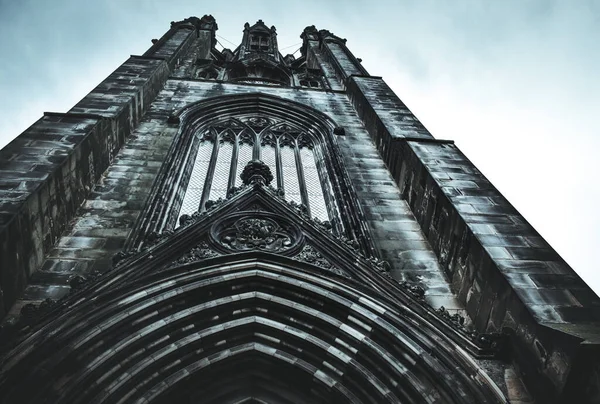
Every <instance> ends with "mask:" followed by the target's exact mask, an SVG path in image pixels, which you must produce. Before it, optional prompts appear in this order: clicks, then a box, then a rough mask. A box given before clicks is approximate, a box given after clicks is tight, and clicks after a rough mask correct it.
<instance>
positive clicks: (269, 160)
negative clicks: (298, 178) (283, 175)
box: [261, 146, 277, 184]
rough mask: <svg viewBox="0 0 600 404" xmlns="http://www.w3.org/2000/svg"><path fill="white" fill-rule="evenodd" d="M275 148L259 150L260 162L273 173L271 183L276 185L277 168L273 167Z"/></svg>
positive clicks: (266, 147)
mask: <svg viewBox="0 0 600 404" xmlns="http://www.w3.org/2000/svg"><path fill="white" fill-rule="evenodd" d="M275 157H276V156H275V148H274V147H272V146H263V147H262V148H261V160H262V161H264V162H265V164H266V165H268V166H269V168H270V169H271V173H273V183H274V184H277V168H276V166H275V161H276V160H275Z"/></svg>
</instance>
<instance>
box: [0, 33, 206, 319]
mask: <svg viewBox="0 0 600 404" xmlns="http://www.w3.org/2000/svg"><path fill="white" fill-rule="evenodd" d="M194 36H195V35H194V31H193V30H192V29H190V28H189V27H185V26H184V27H178V28H174V29H172V30H171V31H169V32H168V33H167V34H166V35H165V38H163V39H162V40H161V41H159V43H157V44H155V46H153V47H152V48H151V50H152V52H151V53H152V54H155V55H158V56H152V55H150V56H141V57H140V56H132V57H131V58H129V60H127V61H126V62H125V63H123V65H121V66H120V67H119V68H118V69H117V70H115V71H114V72H113V73H112V74H111V75H110V76H109V77H108V78H106V80H104V81H103V82H102V83H100V85H98V87H96V88H95V89H94V90H92V92H91V93H90V94H88V95H87V96H86V97H85V98H84V99H82V100H81V101H80V102H79V103H77V104H76V105H75V106H74V107H73V108H72V109H71V110H70V111H69V112H68V113H66V114H57V113H48V114H46V115H45V116H44V117H43V118H41V119H40V120H39V121H37V122H36V123H35V124H33V125H32V126H31V127H30V128H29V129H27V130H26V131H25V132H23V133H22V134H21V135H20V136H19V137H17V138H16V139H15V140H13V141H12V142H11V143H10V144H8V145H7V146H6V147H5V148H4V149H2V151H0V315H1V316H2V317H4V316H5V315H6V313H7V312H8V310H10V309H11V307H12V306H13V305H14V303H15V302H16V300H17V298H18V297H19V296H20V295H21V294H22V293H23V291H24V289H25V287H26V285H27V284H28V283H29V282H30V281H31V280H32V279H34V280H37V281H40V279H42V278H43V279H49V278H52V276H49V275H39V276H37V277H36V278H32V277H33V276H34V273H35V272H36V271H37V270H38V269H40V268H41V267H42V265H43V266H44V268H46V269H50V272H52V270H53V268H55V266H54V264H53V263H52V262H51V261H50V262H46V263H44V256H46V255H47V254H48V253H50V252H51V251H54V250H53V249H54V248H55V244H56V243H57V241H58V239H59V237H60V235H61V234H63V232H64V231H65V230H66V229H67V228H69V226H70V225H72V223H71V221H72V220H73V219H74V218H75V217H76V216H77V214H76V212H77V209H78V208H79V207H80V206H81V204H82V203H84V201H85V200H86V198H88V197H90V196H91V195H93V194H92V193H91V192H92V188H93V186H94V184H96V183H97V182H98V181H99V180H100V179H101V176H102V174H103V173H104V172H105V170H106V169H107V168H108V167H109V166H110V164H111V163H112V162H113V160H114V158H115V155H116V154H117V152H118V151H119V150H120V148H121V146H122V145H123V144H124V142H125V139H126V138H127V137H128V136H129V135H130V134H131V132H132V131H133V129H134V128H135V127H136V126H137V125H138V123H139V122H140V120H141V118H142V116H143V115H144V113H145V112H146V110H147V108H148V107H149V105H150V104H151V102H152V101H153V100H154V98H155V97H156V95H157V94H158V92H159V91H160V90H161V88H162V86H163V84H164V83H165V81H166V80H167V77H168V75H169V73H170V68H169V66H170V65H173V63H176V60H177V59H178V57H179V55H180V53H181V51H182V49H185V47H186V46H188V45H189V43H190V42H191V41H192V40H193V38H194ZM117 170H118V169H117ZM143 175H144V174H143V173H140V176H143ZM109 180H110V179H109ZM88 203H89V202H88ZM96 203H98V202H96ZM125 203H126V206H127V207H129V206H131V205H134V204H136V203H137V204H138V205H140V204H142V203H143V200H141V201H140V200H137V201H126V202H125ZM94 206H97V205H92V206H89V207H88V208H90V209H94ZM119 207H120V208H122V206H119ZM113 208H117V206H113ZM125 210H127V209H125ZM123 215H125V214H123ZM117 219H119V218H115V220H117ZM80 220H82V219H81V218H80ZM73 237H78V236H73ZM102 243H108V247H110V246H112V244H111V243H115V242H114V241H110V240H104V239H102V238H100V239H99V240H90V239H77V238H73V239H70V240H68V241H61V242H60V243H59V244H58V247H57V248H58V249H60V248H70V246H80V247H91V246H99V245H100V244H102ZM118 244H119V242H116V244H115V245H114V246H113V247H114V249H115V250H118V249H119V245H118ZM104 247H105V248H107V249H108V250H110V249H111V248H108V247H107V245H104ZM84 249H85V248H84ZM65 254H66V253H61V254H59V257H61V258H68V255H69V254H66V255H65ZM51 257H52V256H51ZM59 257H54V258H59ZM51 259H52V258H50V260H51ZM56 265H58V266H59V267H60V268H64V266H65V265H67V264H65V263H60V264H58V263H57V264H56ZM77 265H79V266H78V268H81V265H80V264H77ZM44 277H45V278H44ZM51 285H52V286H49V287H48V288H46V289H44V288H43V287H42V288H37V290H36V288H35V287H33V286H32V288H30V289H29V291H28V294H26V296H24V298H25V299H26V300H28V299H31V300H40V299H43V298H45V297H52V298H56V297H59V296H60V295H62V294H64V293H65V292H66V291H68V287H66V286H64V285H62V286H61V285H55V284H54V282H52V283H51ZM18 306H19V305H17V306H15V307H13V312H15V311H17V310H18Z"/></svg>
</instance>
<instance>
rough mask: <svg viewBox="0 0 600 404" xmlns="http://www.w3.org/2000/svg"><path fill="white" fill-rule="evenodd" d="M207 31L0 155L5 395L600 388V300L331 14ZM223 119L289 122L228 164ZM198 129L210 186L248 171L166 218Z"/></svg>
mask: <svg viewBox="0 0 600 404" xmlns="http://www.w3.org/2000/svg"><path fill="white" fill-rule="evenodd" d="M217 28H218V27H217V23H216V22H215V20H214V18H213V17H212V16H204V17H202V18H197V17H191V18H187V19H183V20H181V21H175V22H172V23H171V27H170V29H169V30H168V31H167V32H166V34H165V35H164V36H163V37H162V38H160V39H158V40H156V41H152V46H151V47H150V49H148V50H147V51H146V52H145V53H143V54H142V55H141V56H131V57H130V58H129V59H128V60H127V61H125V62H124V63H123V65H121V66H120V67H118V68H117V70H115V72H114V73H113V74H111V75H110V76H109V77H107V79H106V80H104V81H103V82H102V83H100V84H99V85H98V87H96V88H95V89H94V90H93V91H92V92H91V93H90V94H89V95H87V96H86V97H85V98H84V99H82V100H81V101H80V102H79V103H77V104H76V105H75V106H74V107H73V108H72V109H71V110H70V111H68V112H67V113H46V114H45V115H44V117H42V118H41V119H40V120H38V121H37V122H36V123H34V124H33V125H32V126H31V127H30V128H29V129H27V130H26V131H25V132H24V133H23V134H21V135H20V136H18V137H17V138H16V139H15V140H14V141H13V142H11V143H10V144H9V145H8V146H6V147H5V148H4V149H3V150H2V151H0V252H1V262H2V267H1V269H0V292H1V293H0V297H1V301H0V313H1V314H2V317H3V319H4V320H3V323H2V327H1V328H0V356H1V358H0V363H3V365H2V367H1V368H0V402H6V403H12V402H41V400H42V398H43V400H45V401H43V402H73V403H76V402H81V403H88V402H106V403H109V402H110V403H112V402H156V403H161V402H207V403H211V402H215V403H223V402H232V403H233V402H242V401H243V400H250V399H252V400H255V401H256V402H278V403H279V402H323V403H331V402H340V403H342V402H343V403H345V402H365V403H367V402H369V403H381V402H406V403H509V402H510V403H513V404H525V403H528V404H531V403H534V402H535V403H551V404H552V403H573V402H576V403H597V402H600V381H599V380H600V346H599V344H600V299H598V297H597V296H596V295H595V294H594V293H593V292H592V291H591V289H590V288H589V287H588V286H587V285H585V283H584V282H583V281H582V280H581V278H579V276H578V275H577V274H576V273H575V272H574V271H573V270H572V269H571V268H570V267H569V266H568V265H567V264H566V263H565V262H564V261H563V260H562V259H561V258H560V256H559V255H558V254H557V253H556V252H555V251H554V250H552V248H551V247H550V246H549V245H548V244H547V243H546V242H545V241H544V240H543V238H542V237H541V236H540V235H539V234H538V233H536V232H535V230H534V229H533V228H532V227H531V226H530V225H529V224H528V223H527V221H526V220H525V219H524V218H523V217H522V216H521V215H520V214H519V213H518V212H517V211H516V210H515V209H514V208H513V207H512V206H511V205H510V203H509V202H508V201H506V200H505V199H504V198H503V196H502V195H501V194H500V193H499V192H498V191H497V190H496V189H495V188H494V187H493V185H492V184H491V183H490V182H489V181H487V179H486V178H485V177H484V176H483V175H482V174H481V173H480V172H479V171H478V170H477V168H476V167H474V166H473V165H472V164H471V163H470V161H469V160H468V159H467V158H466V157H465V156H464V155H463V154H462V153H461V152H460V150H459V149H458V147H457V146H455V145H454V144H453V142H452V141H449V140H437V139H435V138H434V137H433V136H432V135H431V134H430V133H429V132H428V131H427V129H426V128H425V127H424V126H423V125H422V124H421V123H420V122H419V121H418V119H417V118H416V117H415V116H414V115H413V114H412V113H411V112H410V110H409V109H408V108H407V106H406V105H404V104H403V103H402V101H401V100H400V99H399V98H398V96H397V95H396V94H394V92H393V91H392V90H391V89H390V88H389V86H387V84H386V83H385V81H384V80H383V79H381V78H379V77H374V76H370V75H369V73H368V72H367V71H366V70H365V69H364V68H363V67H362V66H361V64H360V60H359V59H357V58H355V57H354V56H353V55H352V53H351V52H350V50H349V48H348V47H347V46H346V41H345V40H344V39H342V38H340V37H338V36H336V35H334V34H333V33H331V32H329V31H327V30H318V29H317V28H315V27H307V28H306V29H305V30H304V32H303V33H302V34H301V38H302V40H303V45H302V50H301V55H300V56H299V57H298V58H296V57H294V56H292V55H282V54H280V53H279V51H278V48H277V31H276V29H275V28H274V27H271V26H268V25H266V23H264V22H262V21H258V22H257V23H256V24H254V25H250V24H247V25H246V27H245V28H244V34H243V37H242V38H241V40H242V41H241V44H240V47H239V48H237V49H235V50H228V49H224V50H222V51H219V50H217V49H216V48H215V44H216V40H215V35H216V34H215V31H216V30H217ZM226 119H229V120H230V121H229V123H228V124H227V125H230V124H231V122H233V121H231V120H236V119H237V120H238V122H254V124H253V125H254V127H255V129H253V130H257V131H258V132H260V131H261V130H262V129H264V128H265V127H266V126H267V125H268V124H265V125H258V124H259V123H260V122H265V123H267V122H278V123H281V122H284V123H285V124H286V125H287V126H282V128H283V127H286V128H288V129H285V130H283V129H282V130H281V132H282V133H281V134H280V135H281V136H283V137H282V138H281V139H284V138H285V136H286V135H285V134H284V133H283V132H284V131H286V130H287V131H290V133H292V132H294V133H304V134H303V135H301V136H298V135H294V136H296V137H294V136H291V135H290V137H288V138H287V139H288V140H282V144H281V145H279V144H278V143H277V142H278V141H276V140H275V138H267V139H266V140H265V141H264V142H262V143H264V144H262V145H261V144H260V143H261V142H258V143H259V144H257V145H255V146H252V147H253V149H252V150H253V151H252V154H253V156H252V157H251V158H249V159H248V160H252V161H251V162H250V164H246V163H247V162H248V160H246V161H241V160H240V161H236V160H235V158H232V159H231V161H232V164H231V165H230V164H229V162H227V164H221V163H218V161H219V160H218V156H219V154H218V153H220V152H218V151H217V152H216V151H215V150H219V149H220V148H221V147H222V146H221V143H220V142H219V141H215V142H213V143H210V142H211V139H213V140H215V139H218V136H217V135H215V134H214V133H213V134H212V135H210V131H211V130H217V129H218V128H225V129H226V127H227V125H225V122H226ZM215 128H217V129H215ZM218 130H223V129H218ZM203 131H208V132H203ZM258 132H257V133H258ZM206 133H209V135H206ZM219 136H220V135H219ZM228 136H230V139H234V138H235V136H233V135H231V134H230V135H228ZM290 139H291V140H290ZM294 139H301V140H298V141H299V142H300V143H301V145H299V146H298V147H297V148H296V149H294V150H295V151H294V153H296V154H295V156H296V157H294V160H293V161H289V160H286V161H283V160H282V161H280V162H279V163H278V162H277V161H275V162H270V160H269V161H267V160H268V158H265V161H263V159H262V158H261V153H265V152H264V151H261V150H263V149H261V147H272V148H273V149H272V150H273V153H274V155H275V156H276V155H277V153H279V152H277V151H276V149H277V148H278V147H280V148H281V147H291V146H290V145H292V143H293V142H294V141H295V140H294ZM203 142H204V143H203ZM236 142H237V140H235V139H234V140H233V141H232V143H230V144H231V148H232V150H234V151H232V152H231V153H233V154H232V155H235V153H238V152H239V150H238V149H237V148H238V147H239V146H236V145H237V143H236ZM286 142H287V143H286ZM209 144H210V147H211V150H213V151H212V152H211V153H212V154H211V156H212V157H210V161H208V160H207V161H206V165H207V171H206V173H205V174H204V175H205V177H202V178H200V180H202V183H203V184H204V187H205V188H206V187H210V186H211V184H212V183H214V182H215V181H217V180H216V179H214V178H217V177H216V176H215V174H214V172H215V171H218V170H224V168H222V167H225V166H226V167H227V168H226V169H227V170H229V169H230V166H231V167H234V168H235V169H236V170H238V171H237V173H239V174H242V176H241V178H238V179H237V180H236V178H235V177H234V176H230V180H229V185H232V184H233V185H234V186H231V187H229V186H228V188H227V189H224V190H223V192H222V194H220V195H217V194H215V195H217V197H213V196H212V194H209V193H208V192H207V193H206V195H205V197H204V199H202V198H200V196H198V201H200V200H201V199H202V200H203V202H202V203H201V204H198V203H196V206H198V211H197V212H195V213H190V214H185V215H181V214H180V209H181V208H182V206H183V205H184V197H186V193H187V192H192V191H190V190H193V189H196V188H192V183H194V181H196V180H197V179H196V178H193V176H194V175H196V174H194V171H193V170H194V169H195V168H194V167H195V166H196V160H195V156H196V154H197V153H200V151H199V150H201V147H205V146H206V145H209ZM302 149H306V150H311V152H310V153H314V157H315V161H314V167H315V168H314V170H315V172H316V173H317V174H318V178H319V180H320V181H321V184H314V183H311V184H305V183H303V182H302V179H303V178H305V175H307V174H306V173H305V171H306V172H309V171H310V170H312V169H313V168H311V167H312V166H307V165H305V164H307V163H306V161H304V160H301V159H300V157H298V156H299V155H300V154H301V153H304V152H302V151H301V150H302ZM235 150H238V151H235ZM277 150H279V149H277ZM290 150H292V149H290ZM262 157H265V156H264V155H262ZM267 157H268V155H267ZM303 158H305V157H303ZM275 160H277V157H276V158H275ZM199 161H200V160H199ZM198 164H200V165H201V164H204V163H202V161H200V163H198ZM219 164H221V165H219ZM278 164H281V166H278ZM311 164H312V163H311ZM283 166H285V168H284V167H283ZM211 167H212V168H211ZM219 167H221V168H219ZM244 167H245V170H244ZM290 167H295V168H296V169H297V170H299V171H298V173H301V174H299V175H298V176H297V177H296V178H297V179H296V180H295V181H298V187H299V191H298V195H299V196H298V198H299V199H301V202H302V203H300V202H297V201H295V200H294V199H293V195H294V193H293V192H292V190H293V186H292V185H290V184H291V183H290V177H289V174H286V173H287V172H288V171H289V170H290ZM286 170H288V171H286ZM307 170H308V171H307ZM211 172H212V173H213V174H211ZM232 172H233V171H232ZM281 173H283V176H284V178H285V181H284V180H283V179H282V178H277V176H279V175H281ZM217 174H218V175H222V173H220V172H219V173H217ZM286 175H287V176H286ZM236 181H237V182H236ZM226 182H227V181H226ZM188 187H189V188H188ZM315 187H322V189H323V190H325V192H324V196H323V201H324V204H325V205H326V210H327V215H328V216H329V220H323V219H315V218H313V217H310V216H309V215H308V212H310V211H311V209H309V208H310V206H309V205H304V203H308V202H307V201H308V199H307V198H308V195H309V192H311V193H312V192H314V189H315ZM186 189H187V191H186ZM203 189H204V188H203ZM209 190H210V188H209ZM193 192H198V191H197V190H196V191H193ZM199 192H202V191H199ZM211 192H212V191H211ZM311 195H312V194H311ZM300 197H301V198H300ZM290 198H291V199H290ZM311 201H313V200H311ZM313 202H314V201H313ZM313 202H311V203H313ZM180 216H181V217H180ZM31 386H35V389H32V388H31ZM253 402H254V401H253Z"/></svg>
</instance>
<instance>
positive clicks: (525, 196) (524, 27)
mask: <svg viewBox="0 0 600 404" xmlns="http://www.w3.org/2000/svg"><path fill="white" fill-rule="evenodd" d="M204 14H212V15H213V16H214V17H215V18H216V19H217V23H218V25H219V30H218V31H217V35H218V39H219V41H220V42H221V43H222V44H223V45H224V46H225V47H231V48H234V46H233V45H231V44H230V43H228V42H227V41H231V42H233V43H235V44H238V43H239V41H240V40H241V35H242V29H243V24H244V23H245V22H246V21H248V22H250V23H251V24H252V23H254V22H256V20H257V19H259V18H261V19H263V20H264V21H265V23H266V24H267V25H275V26H276V27H277V32H278V41H279V46H280V49H281V50H282V53H283V54H286V53H292V52H294V51H295V50H297V49H298V47H299V45H300V41H301V40H300V38H299V35H300V33H301V32H302V30H303V29H304V27H305V26H307V25H316V26H317V28H319V29H328V30H330V31H332V32H333V33H335V34H336V35H338V36H340V37H342V38H347V39H348V43H347V45H348V47H349V48H350V50H351V51H352V52H353V53H354V55H355V56H357V57H359V58H362V59H363V65H364V66H365V67H366V69H367V70H368V71H369V73H371V74H373V75H378V76H383V78H384V79H385V81H386V82H387V83H388V84H389V85H390V86H391V87H392V88H393V89H394V91H395V92H396V94H398V96H399V97H400V98H401V99H402V100H403V101H404V102H405V103H406V104H407V105H408V106H409V108H410V109H411V110H412V111H413V112H414V113H415V114H416V115H417V117H418V118H419V119H420V120H421V121H422V122H423V123H424V125H425V126H426V127H427V128H428V129H429V130H430V131H431V132H432V134H433V135H434V136H435V137H437V138H441V139H453V140H455V141H456V144H457V145H458V146H459V147H460V148H461V150H462V151H463V152H465V154H466V155H467V156H468V157H469V158H470V159H471V161H473V163H475V165H477V167H478V168H479V169H480V170H481V171H482V172H483V173H484V174H485V175H486V176H487V177H488V178H489V179H490V180H491V181H492V182H493V183H494V185H495V186H496V187H497V188H498V189H499V190H500V191H501V192H502V193H503V194H504V195H505V196H506V197H507V198H508V200H509V201H511V203H512V204H513V205H514V206H515V207H516V208H517V209H518V210H519V211H520V212H521V214H523V215H524V216H525V218H526V219H527V220H529V222H530V223H531V224H532V225H533V226H534V227H535V228H536V229H537V230H538V231H539V232H540V233H541V234H542V236H543V237H545V238H546V240H547V241H548V242H549V243H550V244H551V245H552V246H553V247H554V248H555V249H556V250H557V251H558V252H559V253H560V254H561V255H562V256H563V258H565V259H566V261H567V262H568V263H569V264H570V265H571V266H572V267H573V268H574V269H575V270H576V271H577V272H578V273H579V274H580V275H581V276H582V277H583V278H584V279H585V280H586V281H587V282H588V284H590V286H592V288H594V290H596V292H597V293H598V292H600V272H599V271H598V264H597V263H596V259H597V258H596V256H595V254H594V253H595V249H596V248H598V247H599V241H600V236H599V234H600V232H599V228H600V210H599V209H598V208H597V207H596V205H597V204H598V203H599V201H600V185H599V184H600V182H599V180H598V174H600V159H599V158H598V147H599V146H600V139H599V136H598V135H599V132H600V123H599V121H598V115H600V114H599V111H600V75H599V74H598V66H600V45H598V44H600V0H598V1H595V0H569V1H550V0H547V1H537V0H514V1H508V0H503V1H489V0H481V1H476V0H471V1H467V0H464V1H461V0H447V1H427V0H414V1H411V0H406V1H402V0H395V1H372V0H371V1H350V0H347V1H342V0H337V1H331V2H325V1H294V2H292V1H259V0H253V1H226V0H221V1H214V0H213V1H201V0H188V1H172V0H171V1H152V0H97V1H93V2H92V1H89V2H87V1H81V0H77V1H75V0H54V1H48V0H19V1H13V0H0V147H1V146H3V145H5V144H6V143H8V142H9V141H10V140H11V139H13V138H14V137H16V136H17V135H18V134H19V133H21V132H22V131H23V130H24V129H26V128H27V127H28V126H29V125H31V124H32V123H33V122H35V121H36V120H37V119H39V118H40V117H41V116H42V113H43V112H44V111H54V112H64V111H67V110H68V109H70V108H71V106H73V105H74V104H75V103H76V102H77V101H79V99H81V98H82V97H84V96H85V95H86V94H87V93H88V92H89V91H90V90H92V88H94V87H95V86H96V85H97V84H98V83H99V82H100V81H101V80H103V79H104V78H105V77H106V76H107V75H108V74H110V73H111V72H112V71H113V70H114V69H116V68H117V67H118V66H119V65H120V64H121V63H123V62H124V61H125V60H126V59H127V58H128V57H129V55H131V54H142V53H144V51H145V50H146V49H147V48H148V47H149V46H150V45H151V42H150V40H151V39H152V38H160V36H161V35H162V34H164V33H165V32H166V31H167V30H168V28H169V23H170V21H173V20H181V19H184V18H186V17H189V16H192V15H195V16H198V17H201V16H202V15H204ZM286 47H289V48H288V49H284V48H286Z"/></svg>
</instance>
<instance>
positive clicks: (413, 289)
mask: <svg viewBox="0 0 600 404" xmlns="http://www.w3.org/2000/svg"><path fill="white" fill-rule="evenodd" d="M399 285H400V287H402V288H403V289H404V290H406V291H407V292H408V293H409V294H410V295H411V296H413V297H415V298H417V299H419V300H422V299H423V298H424V297H425V289H423V288H422V287H421V286H419V285H415V284H413V283H410V282H406V281H401V282H399Z"/></svg>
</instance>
